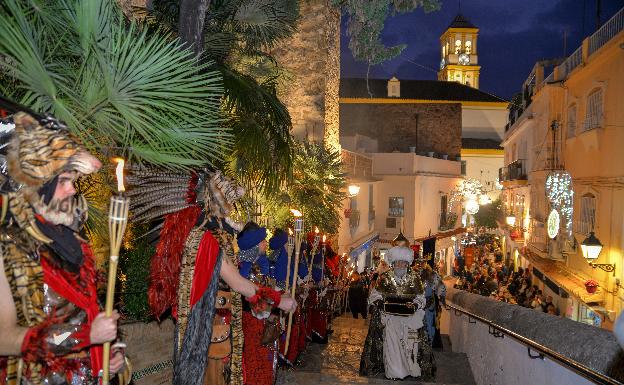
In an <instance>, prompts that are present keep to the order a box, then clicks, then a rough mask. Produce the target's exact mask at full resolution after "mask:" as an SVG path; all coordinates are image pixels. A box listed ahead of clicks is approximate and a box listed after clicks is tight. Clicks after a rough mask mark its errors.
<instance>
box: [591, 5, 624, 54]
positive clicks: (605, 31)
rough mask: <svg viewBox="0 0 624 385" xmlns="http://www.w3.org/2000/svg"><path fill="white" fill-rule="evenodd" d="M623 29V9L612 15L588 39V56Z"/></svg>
mask: <svg viewBox="0 0 624 385" xmlns="http://www.w3.org/2000/svg"><path fill="white" fill-rule="evenodd" d="M623 29H624V8H622V9H620V10H619V11H618V13H616V14H615V15H613V17H612V18H611V19H609V21H607V22H606V23H604V25H603V26H602V27H600V29H599V30H598V31H596V32H595V33H594V34H593V35H591V37H590V38H589V54H590V55H591V54H593V53H594V52H596V51H598V49H600V47H602V46H603V45H605V44H607V42H608V41H609V40H611V39H612V38H613V37H614V36H615V35H617V34H618V33H620V31H622V30H623Z"/></svg>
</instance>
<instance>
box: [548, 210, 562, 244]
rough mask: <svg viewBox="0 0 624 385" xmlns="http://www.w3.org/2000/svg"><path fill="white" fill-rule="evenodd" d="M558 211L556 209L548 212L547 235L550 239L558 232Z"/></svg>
mask: <svg viewBox="0 0 624 385" xmlns="http://www.w3.org/2000/svg"><path fill="white" fill-rule="evenodd" d="M559 222H560V220H559V212H558V211H557V210H552V211H551V212H550V214H548V222H547V228H548V236H549V237H550V238H551V239H554V238H555V237H556V236H557V234H559Z"/></svg>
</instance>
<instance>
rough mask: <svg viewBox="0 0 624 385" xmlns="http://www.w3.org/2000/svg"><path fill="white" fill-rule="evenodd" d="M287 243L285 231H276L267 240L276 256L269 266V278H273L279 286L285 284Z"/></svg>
mask: <svg viewBox="0 0 624 385" xmlns="http://www.w3.org/2000/svg"><path fill="white" fill-rule="evenodd" d="M287 242H288V234H287V233H286V232H285V231H283V230H282V231H276V232H275V235H273V237H272V238H271V239H269V247H271V250H273V253H275V254H276V257H275V259H274V261H273V263H272V266H271V270H272V272H271V276H272V277H273V278H275V280H276V281H277V283H278V284H279V285H280V286H284V285H285V282H286V269H287V268H288V252H287V251H286V247H285V246H286V243H287Z"/></svg>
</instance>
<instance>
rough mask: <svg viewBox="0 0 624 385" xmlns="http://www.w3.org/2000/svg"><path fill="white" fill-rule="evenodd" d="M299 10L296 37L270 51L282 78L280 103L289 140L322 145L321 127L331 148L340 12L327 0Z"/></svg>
mask: <svg viewBox="0 0 624 385" xmlns="http://www.w3.org/2000/svg"><path fill="white" fill-rule="evenodd" d="M300 7H301V20H300V22H299V25H298V27H297V29H298V31H297V33H295V35H294V36H293V37H291V38H290V39H288V40H286V41H284V42H283V43H282V44H281V45H280V46H279V47H277V48H275V49H273V50H272V52H271V53H272V55H273V56H274V57H275V58H276V60H277V62H278V63H279V65H280V66H281V67H282V68H283V70H284V71H285V75H286V80H285V81H284V84H283V86H282V87H281V89H280V99H281V101H282V102H283V103H284V104H285V105H286V107H287V108H288V111H289V112H290V118H291V120H292V125H293V135H294V136H295V138H297V139H299V140H302V139H306V138H307V139H308V140H313V141H322V140H323V138H324V137H325V136H326V135H325V131H326V126H327V127H328V128H329V129H328V130H327V131H328V132H327V134H328V135H327V136H329V138H328V140H327V141H328V142H330V144H331V145H333V146H335V144H337V143H338V86H339V76H340V14H339V12H338V11H337V10H336V9H335V8H334V7H332V6H330V5H329V4H328V1H327V0H301V1H300ZM326 111H328V112H327V113H326ZM338 146H339V144H338Z"/></svg>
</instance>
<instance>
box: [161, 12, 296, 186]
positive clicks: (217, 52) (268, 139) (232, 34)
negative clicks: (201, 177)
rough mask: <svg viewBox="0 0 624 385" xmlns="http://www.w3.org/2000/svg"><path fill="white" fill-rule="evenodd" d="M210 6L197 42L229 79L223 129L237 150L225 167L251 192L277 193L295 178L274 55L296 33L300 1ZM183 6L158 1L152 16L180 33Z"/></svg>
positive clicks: (288, 119)
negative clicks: (277, 48) (180, 10)
mask: <svg viewBox="0 0 624 385" xmlns="http://www.w3.org/2000/svg"><path fill="white" fill-rule="evenodd" d="M187 3H189V2H182V3H181V5H180V7H183V6H184V5H185V4H186V5H188V4H187ZM197 3H202V2H201V1H200V2H197ZM209 3H210V7H209V8H208V9H207V11H206V16H205V21H204V23H203V36H202V39H200V40H193V42H197V41H202V42H203V46H202V50H201V52H202V55H203V56H202V57H203V59H204V60H209V61H213V62H214V63H215V64H214V66H213V67H211V68H214V69H215V70H218V71H219V72H220V73H221V75H222V76H223V85H224V98H223V103H222V108H223V111H224V116H225V117H224V122H223V125H224V126H225V127H228V128H230V129H231V130H232V133H233V135H234V149H233V151H232V153H231V154H230V156H228V157H227V159H226V162H224V164H223V165H222V166H223V168H224V169H226V171H227V172H228V174H229V175H230V176H234V177H236V178H237V179H238V180H239V182H241V183H242V184H243V185H244V186H245V187H247V189H249V190H256V191H257V192H261V193H265V194H271V193H276V192H277V191H279V188H280V187H281V186H282V185H283V184H284V183H285V182H286V181H287V180H288V179H289V178H290V177H291V174H292V158H293V147H294V143H293V139H292V136H291V134H290V129H291V126H292V125H291V121H290V115H289V114H288V110H287V109H286V107H285V106H284V104H283V103H282V102H281V101H280V100H279V98H278V97H277V89H278V87H279V82H280V81H281V78H282V76H281V75H282V74H281V73H280V70H279V68H278V67H277V64H276V62H275V61H274V60H273V59H272V58H271V56H270V55H269V52H270V49H271V48H272V47H274V46H275V44H277V43H278V42H280V41H281V40H282V39H284V38H286V37H288V36H290V35H291V34H292V33H293V32H294V31H295V27H296V23H297V20H298V17H299V7H298V1H297V0H213V1H211V2H209ZM177 4H178V0H155V1H154V4H153V5H154V6H153V9H152V11H151V13H150V14H149V17H150V18H151V19H152V20H155V21H156V22H158V23H161V24H164V25H166V26H167V28H168V29H170V30H172V31H176V30H178V24H177V23H176V21H177V20H178V19H179V17H180V23H181V22H182V20H181V17H182V16H181V15H179V14H178V13H177V12H178V11H179V8H178V7H177V6H176V5H177ZM187 32H188V31H186V32H184V31H180V36H181V37H182V35H184V33H187ZM187 37H188V36H187Z"/></svg>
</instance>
